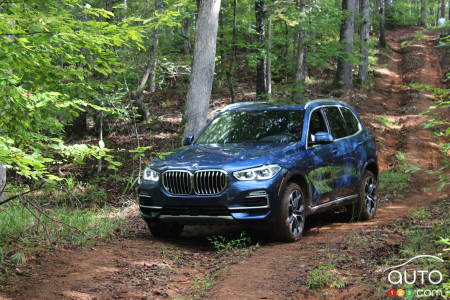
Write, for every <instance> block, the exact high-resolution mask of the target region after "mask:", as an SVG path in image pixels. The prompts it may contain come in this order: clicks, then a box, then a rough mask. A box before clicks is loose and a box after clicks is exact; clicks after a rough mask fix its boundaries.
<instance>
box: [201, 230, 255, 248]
mask: <svg viewBox="0 0 450 300" xmlns="http://www.w3.org/2000/svg"><path fill="white" fill-rule="evenodd" d="M208 240H209V242H210V243H211V244H212V246H213V247H214V249H216V250H217V251H221V250H225V251H230V250H236V249H242V248H246V247H249V246H250V245H251V242H252V239H251V238H250V237H249V236H247V234H246V233H245V232H241V234H240V236H239V237H238V238H236V239H227V238H226V237H224V236H221V235H217V236H212V237H209V238H208Z"/></svg>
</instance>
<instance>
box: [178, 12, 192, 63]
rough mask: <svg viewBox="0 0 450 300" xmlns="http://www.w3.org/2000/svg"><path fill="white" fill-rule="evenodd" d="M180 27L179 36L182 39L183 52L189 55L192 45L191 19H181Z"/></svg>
mask: <svg viewBox="0 0 450 300" xmlns="http://www.w3.org/2000/svg"><path fill="white" fill-rule="evenodd" d="M182 23H183V24H182V27H181V36H182V37H183V52H184V54H186V55H190V54H191V50H192V45H191V38H190V37H191V33H190V32H191V19H190V18H185V19H183V22H182Z"/></svg>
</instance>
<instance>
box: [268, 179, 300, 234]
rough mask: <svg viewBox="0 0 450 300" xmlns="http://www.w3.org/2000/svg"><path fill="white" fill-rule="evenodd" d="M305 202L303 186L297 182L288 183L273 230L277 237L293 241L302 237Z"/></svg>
mask: <svg viewBox="0 0 450 300" xmlns="http://www.w3.org/2000/svg"><path fill="white" fill-rule="evenodd" d="M304 203H305V197H304V194H303V191H302V188H301V187H300V186H299V185H298V184H296V183H293V182H291V183H288V185H287V187H286V190H285V192H284V194H283V197H282V198H281V201H280V207H279V212H278V215H277V217H276V220H275V226H274V228H273V230H272V235H273V237H274V238H275V239H277V240H280V241H284V242H293V241H296V240H297V239H299V238H300V237H301V235H302V233H303V229H304V227H305V206H304Z"/></svg>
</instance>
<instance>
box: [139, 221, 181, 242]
mask: <svg viewBox="0 0 450 300" xmlns="http://www.w3.org/2000/svg"><path fill="white" fill-rule="evenodd" d="M147 225H148V229H150V232H151V233H152V235H153V236H154V237H157V238H175V237H178V236H179V235H180V234H181V233H182V232H183V229H184V226H183V225H182V224H178V223H164V222H147Z"/></svg>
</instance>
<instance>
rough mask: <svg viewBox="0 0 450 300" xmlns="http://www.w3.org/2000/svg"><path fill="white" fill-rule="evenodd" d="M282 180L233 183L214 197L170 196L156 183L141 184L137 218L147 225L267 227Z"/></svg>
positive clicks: (278, 178) (275, 178) (277, 198)
mask: <svg viewBox="0 0 450 300" xmlns="http://www.w3.org/2000/svg"><path fill="white" fill-rule="evenodd" d="M282 177H283V175H281V174H279V175H278V176H275V177H274V178H272V179H269V180H262V181H237V180H233V181H230V182H229V185H228V186H227V188H226V189H225V190H224V191H223V192H221V193H220V194H217V195H172V194H169V193H167V192H166V191H165V190H164V188H162V186H161V185H160V184H159V183H154V182H150V181H143V182H141V184H140V186H139V189H138V193H139V204H140V210H141V215H142V217H143V218H144V219H145V220H146V221H150V222H151V221H157V220H159V221H163V222H179V223H182V224H205V223H230V222H231V223H236V222H239V223H266V224H270V223H271V220H272V215H273V211H274V209H276V208H277V207H278V205H277V204H278V203H279V192H280V191H281V189H282V187H281V185H282V184H283V180H282Z"/></svg>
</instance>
